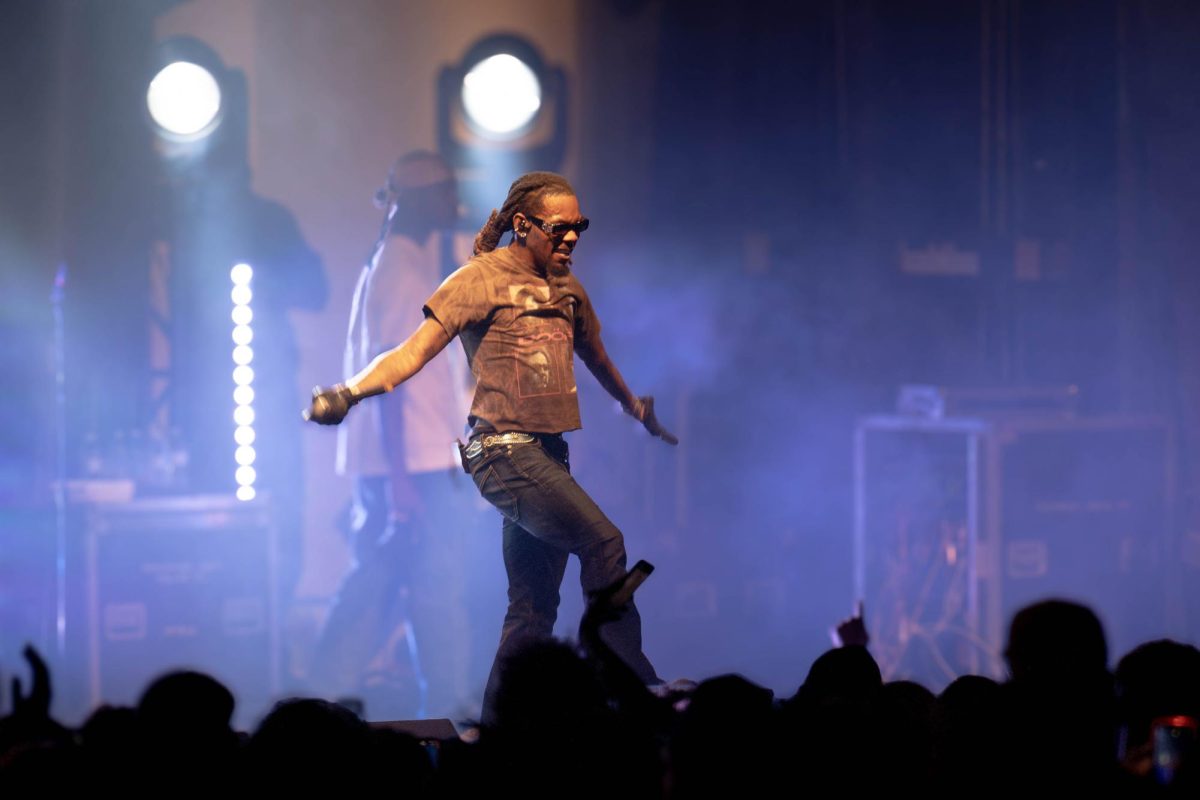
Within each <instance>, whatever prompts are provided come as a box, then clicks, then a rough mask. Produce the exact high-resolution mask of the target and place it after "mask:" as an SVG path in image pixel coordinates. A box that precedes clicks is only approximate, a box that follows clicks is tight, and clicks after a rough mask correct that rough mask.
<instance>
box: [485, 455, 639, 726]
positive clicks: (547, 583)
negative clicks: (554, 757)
mask: <svg viewBox="0 0 1200 800" xmlns="http://www.w3.org/2000/svg"><path fill="white" fill-rule="evenodd" d="M467 466H468V467H469V469H470V472H471V477H472V478H473V479H474V481H475V485H476V486H477V487H478V488H479V492H480V494H482V495H483V497H484V498H485V499H486V500H487V501H488V502H489V503H491V504H492V505H493V506H495V507H496V508H497V509H498V510H499V511H500V513H501V514H503V515H504V529H503V535H504V568H505V571H506V572H507V573H508V611H507V613H506V614H505V616H504V628H503V630H502V632H501V634H500V646H499V648H498V650H497V653H496V659H495V662H494V663H493V665H492V672H491V675H490V676H489V677H488V685H487V689H486V690H485V692H484V699H483V719H482V721H483V722H484V723H485V724H488V723H490V722H492V721H493V720H492V718H491V713H492V709H493V708H494V699H495V693H496V691H497V690H499V675H498V673H499V669H500V664H501V662H502V661H503V660H504V658H505V657H506V656H507V655H508V654H509V653H511V652H513V651H514V650H516V649H517V648H519V647H520V646H521V643H522V642H524V641H528V640H529V639H531V638H545V637H550V636H552V635H553V631H554V622H555V620H556V619H557V617H558V603H559V589H560V587H561V585H562V579H563V573H564V572H565V570H566V567H567V559H568V557H569V556H570V555H571V554H574V555H576V556H578V557H579V581H580V583H581V584H582V588H583V591H584V593H585V596H586V595H587V593H590V592H594V591H597V590H599V589H602V588H604V587H605V586H608V585H609V584H611V583H613V582H614V581H616V580H617V579H618V578H620V577H621V576H623V575H624V574H625V571H626V567H625V538H624V536H622V535H621V531H620V530H618V529H617V527H616V526H615V525H613V524H612V522H611V521H609V519H608V517H606V516H605V515H604V512H603V511H601V510H600V507H599V506H597V505H596V503H595V502H594V501H593V500H592V498H591V497H589V496H588V495H587V492H585V491H584V490H583V489H582V488H581V487H580V486H579V484H578V483H576V482H575V479H574V478H572V477H571V472H570V464H569V460H568V453H567V443H566V441H565V440H564V439H563V438H562V437H561V436H545V435H543V436H539V438H538V440H537V441H534V442H529V443H518V444H502V445H494V446H492V447H486V448H484V449H483V452H481V453H480V454H479V455H477V456H475V457H474V458H472V459H470V460H469V462H468V464H467ZM603 636H604V639H605V641H606V642H607V643H608V644H609V646H610V647H612V648H613V651H614V652H616V654H617V655H618V656H620V657H621V659H622V660H624V661H625V663H626V664H628V665H629V666H630V667H631V668H632V669H633V670H634V672H636V673H637V675H638V677H640V678H641V679H642V680H643V681H645V682H646V683H656V682H659V680H660V679H659V677H658V675H657V674H656V673H655V671H654V667H653V666H651V664H650V661H649V659H647V658H646V656H645V654H644V653H643V652H642V619H641V616H640V615H639V614H638V611H637V608H636V607H635V606H634V605H633V603H630V604H629V605H628V607H627V609H626V611H625V612H624V613H623V614H622V616H621V618H620V619H618V620H616V621H614V622H611V623H609V624H608V625H606V626H605V628H604V631H603Z"/></svg>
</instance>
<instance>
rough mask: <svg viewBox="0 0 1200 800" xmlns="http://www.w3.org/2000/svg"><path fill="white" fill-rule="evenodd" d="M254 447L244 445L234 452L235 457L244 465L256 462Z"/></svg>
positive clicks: (235, 459)
mask: <svg viewBox="0 0 1200 800" xmlns="http://www.w3.org/2000/svg"><path fill="white" fill-rule="evenodd" d="M254 455H255V453H254V448H253V447H250V446H249V445H242V446H241V447H239V448H238V449H237V450H235V451H234V453H233V459H234V461H236V462H237V463H239V464H241V465H242V466H243V467H246V466H249V465H250V464H253V463H254Z"/></svg>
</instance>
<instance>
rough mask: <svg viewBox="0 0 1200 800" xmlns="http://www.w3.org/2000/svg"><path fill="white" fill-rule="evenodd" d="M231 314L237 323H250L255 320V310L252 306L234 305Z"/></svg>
mask: <svg viewBox="0 0 1200 800" xmlns="http://www.w3.org/2000/svg"><path fill="white" fill-rule="evenodd" d="M231 316H232V318H233V322H234V324H236V325H249V324H250V323H251V322H253V321H254V311H253V310H252V309H251V308H250V306H234V307H233V314H232V315H231Z"/></svg>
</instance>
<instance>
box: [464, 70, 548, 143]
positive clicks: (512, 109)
mask: <svg viewBox="0 0 1200 800" xmlns="http://www.w3.org/2000/svg"><path fill="white" fill-rule="evenodd" d="M462 102H463V108H464V109H466V112H467V118H468V119H469V120H470V121H471V122H472V123H473V124H474V125H475V126H476V127H478V128H479V129H480V131H482V132H483V133H485V134H490V135H492V136H496V137H500V138H505V137H508V136H511V135H512V134H514V133H516V132H518V131H520V130H521V129H523V128H524V127H525V126H527V125H528V124H529V123H530V121H531V120H532V119H533V118H534V116H535V115H536V114H537V112H538V109H540V108H541V107H542V84H541V81H539V80H538V76H537V73H535V72H534V71H533V70H532V69H530V67H529V65H528V64H526V63H525V62H524V61H522V60H521V59H519V58H517V57H516V56H514V55H512V54H510V53H498V54H497V55H494V56H490V57H488V58H485V59H484V60H483V61H480V62H479V63H478V64H476V65H475V66H473V67H471V68H470V70H468V72H467V74H466V75H465V76H464V77H463V84H462Z"/></svg>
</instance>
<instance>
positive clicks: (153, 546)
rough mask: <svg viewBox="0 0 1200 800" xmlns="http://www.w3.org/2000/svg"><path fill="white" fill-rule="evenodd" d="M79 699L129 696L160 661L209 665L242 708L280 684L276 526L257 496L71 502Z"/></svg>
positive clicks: (83, 704)
mask: <svg viewBox="0 0 1200 800" xmlns="http://www.w3.org/2000/svg"><path fill="white" fill-rule="evenodd" d="M71 513H72V514H73V515H74V517H75V520H74V522H75V524H74V525H73V526H72V527H73V530H75V531H77V534H76V536H75V538H74V541H73V542H72V560H73V562H74V563H75V565H76V570H77V575H78V576H79V577H80V578H82V579H81V580H77V581H75V582H73V585H72V594H73V597H72V601H71V602H72V606H73V610H74V613H76V614H79V615H80V616H81V617H83V618H86V619H87V621H88V624H87V637H86V641H83V640H75V641H73V642H72V643H71V646H72V648H73V658H72V661H73V662H74V663H75V664H76V665H78V666H79V668H80V671H81V672H82V673H83V675H84V676H85V681H84V683H83V686H84V694H85V696H84V697H81V698H74V700H75V702H76V703H78V704H79V705H80V708H82V709H90V708H94V707H95V706H96V705H97V704H98V703H101V702H107V703H114V704H133V703H136V702H137V699H138V695H139V694H140V692H141V691H142V690H143V689H144V688H145V687H146V685H147V684H148V683H149V682H150V681H151V680H152V679H154V678H155V677H157V676H158V675H160V674H161V673H163V672H165V671H167V670H171V669H178V668H189V669H199V670H202V671H205V672H208V673H210V674H212V675H214V676H215V677H217V678H218V679H219V680H221V681H222V682H223V683H225V684H226V685H227V686H229V688H230V689H231V690H232V691H233V692H234V694H235V695H236V696H237V698H238V705H239V708H242V709H244V710H246V711H251V710H253V711H255V712H261V711H263V710H265V709H266V707H267V705H268V704H269V701H270V700H271V699H272V698H273V696H274V695H275V693H276V691H277V689H278V668H279V665H278V663H277V661H278V652H279V647H278V641H277V640H278V624H277V619H276V616H277V606H276V602H275V598H276V592H275V581H276V562H275V541H274V540H275V535H276V534H275V528H274V525H273V522H272V514H271V510H270V508H269V507H268V506H267V505H266V504H264V503H263V502H261V501H260V500H253V501H250V502H241V501H239V500H237V499H235V498H234V497H233V496H232V495H187V496H175V497H157V498H148V499H134V500H126V501H123V502H79V503H76V504H73V506H72V509H71Z"/></svg>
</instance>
